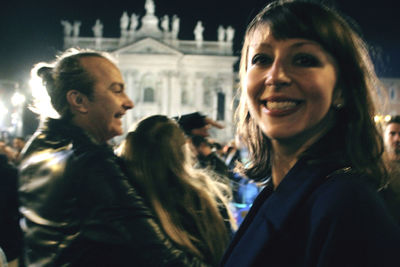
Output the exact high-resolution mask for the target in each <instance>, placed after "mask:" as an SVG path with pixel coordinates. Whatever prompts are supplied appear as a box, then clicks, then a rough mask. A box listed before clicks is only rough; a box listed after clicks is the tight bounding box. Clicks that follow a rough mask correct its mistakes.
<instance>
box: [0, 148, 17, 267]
mask: <svg viewBox="0 0 400 267" xmlns="http://www.w3.org/2000/svg"><path fill="white" fill-rule="evenodd" d="M17 188H18V170H17V169H16V168H15V167H14V166H13V165H12V164H11V163H10V162H9V160H8V158H7V156H6V155H5V154H1V153H0V249H2V250H3V252H4V254H5V258H6V261H7V263H8V266H9V267H17V266H19V260H20V258H21V255H22V254H21V253H22V233H21V228H20V226H19V213H18V206H19V203H18V192H17ZM0 258H1V257H0ZM0 263H1V260H0ZM0 265H1V264H0Z"/></svg>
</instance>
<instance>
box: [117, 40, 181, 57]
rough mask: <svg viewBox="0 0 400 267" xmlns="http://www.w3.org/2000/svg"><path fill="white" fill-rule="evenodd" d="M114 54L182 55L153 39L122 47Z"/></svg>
mask: <svg viewBox="0 0 400 267" xmlns="http://www.w3.org/2000/svg"><path fill="white" fill-rule="evenodd" d="M114 53H117V54H125V55H126V54H147V55H148V54H160V55H182V53H181V52H179V51H178V50H176V49H175V48H172V47H170V46H168V45H166V44H164V43H162V42H160V41H158V40H155V39H153V38H145V39H142V40H139V41H137V42H134V43H132V44H129V45H127V46H125V47H122V48H120V49H118V50H116V51H114Z"/></svg>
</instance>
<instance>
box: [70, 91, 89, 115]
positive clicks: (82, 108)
mask: <svg viewBox="0 0 400 267" xmlns="http://www.w3.org/2000/svg"><path fill="white" fill-rule="evenodd" d="M67 101H68V104H69V106H70V108H71V111H72V112H78V113H81V114H86V113H87V112H88V108H87V102H88V101H89V99H88V98H87V96H86V95H85V94H82V93H81V92H79V91H77V90H69V91H68V92H67Z"/></svg>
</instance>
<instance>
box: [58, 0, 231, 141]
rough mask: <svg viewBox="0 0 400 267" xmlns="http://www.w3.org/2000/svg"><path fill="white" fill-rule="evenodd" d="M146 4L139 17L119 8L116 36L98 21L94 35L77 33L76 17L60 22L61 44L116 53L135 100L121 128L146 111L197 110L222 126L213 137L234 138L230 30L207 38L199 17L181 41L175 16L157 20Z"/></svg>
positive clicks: (149, 0) (176, 112)
mask: <svg viewBox="0 0 400 267" xmlns="http://www.w3.org/2000/svg"><path fill="white" fill-rule="evenodd" d="M145 9H146V14H145V15H144V16H143V17H142V18H139V17H138V16H137V15H136V14H134V13H133V14H131V16H128V14H127V13H126V12H124V13H123V15H122V17H121V18H120V29H121V34H120V37H119V38H107V37H103V34H102V28H103V25H102V23H101V21H100V20H97V21H96V24H95V25H94V26H93V28H92V30H93V37H81V36H79V27H80V22H75V23H74V24H73V25H72V24H70V23H69V22H67V21H62V25H63V26H64V48H70V47H81V48H91V49H96V50H102V51H107V52H110V53H111V54H113V55H114V56H115V57H116V58H117V61H118V62H117V63H118V66H119V68H120V69H121V71H122V74H123V76H124V79H125V82H126V90H127V93H128V95H129V96H130V97H131V99H132V100H133V102H134V104H135V108H134V109H133V111H131V112H128V114H127V115H126V116H125V118H124V120H125V121H124V127H125V130H128V128H129V127H130V126H131V125H132V124H134V123H135V122H136V121H137V120H139V119H141V118H143V117H145V116H148V115H153V114H164V115H167V116H170V117H172V116H179V115H183V114H186V113H190V112H195V111H199V112H201V113H202V114H204V115H206V116H208V117H210V118H212V119H214V120H216V121H218V122H219V123H221V124H223V125H224V126H225V128H224V129H221V130H213V131H211V135H212V137H213V138H215V139H217V140H218V141H222V142H223V141H228V140H230V139H232V138H233V136H234V129H233V128H234V127H233V123H232V118H233V112H234V108H233V103H234V92H235V91H236V90H235V89H236V82H235V81H236V74H235V72H234V64H235V63H236V62H237V60H238V58H237V57H236V56H234V55H233V52H232V46H233V37H234V29H233V28H232V27H227V28H223V27H222V26H220V27H219V28H218V30H217V33H218V40H216V41H205V40H204V39H203V30H204V27H203V25H202V23H201V21H198V22H197V24H196V26H195V28H194V31H193V33H194V36H195V38H194V40H180V39H179V38H178V33H179V26H180V19H179V18H178V17H177V16H176V15H174V16H173V17H172V18H170V17H168V16H164V17H163V18H161V21H160V19H159V18H158V17H156V16H155V15H154V10H155V4H154V2H153V0H146V4H145ZM159 25H161V27H160V26H159Z"/></svg>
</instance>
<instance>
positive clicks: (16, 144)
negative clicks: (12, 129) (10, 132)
mask: <svg viewBox="0 0 400 267" xmlns="http://www.w3.org/2000/svg"><path fill="white" fill-rule="evenodd" d="M12 145H13V148H14V151H15V153H14V164H15V165H18V163H19V156H20V154H21V151H22V149H23V148H24V146H25V138H23V137H22V136H17V137H14V139H13V144H12Z"/></svg>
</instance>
